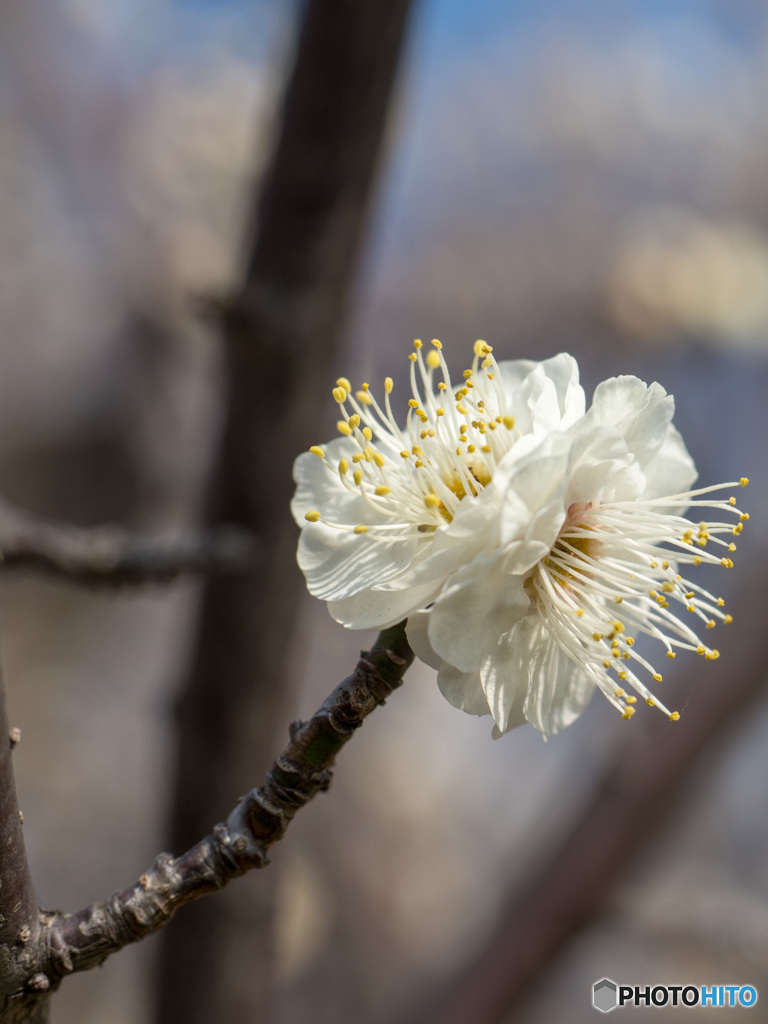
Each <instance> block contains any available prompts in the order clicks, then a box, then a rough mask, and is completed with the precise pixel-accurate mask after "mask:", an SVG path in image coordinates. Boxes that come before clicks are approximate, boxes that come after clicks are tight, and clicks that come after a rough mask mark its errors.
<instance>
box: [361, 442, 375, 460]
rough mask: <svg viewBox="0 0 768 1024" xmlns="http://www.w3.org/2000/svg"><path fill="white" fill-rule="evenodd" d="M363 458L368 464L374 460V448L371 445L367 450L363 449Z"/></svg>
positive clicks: (367, 446) (366, 447)
mask: <svg viewBox="0 0 768 1024" xmlns="http://www.w3.org/2000/svg"><path fill="white" fill-rule="evenodd" d="M363 457H364V458H365V461H366V462H370V461H371V459H372V458H373V448H371V446H370V445H369V444H367V445H366V446H365V448H363Z"/></svg>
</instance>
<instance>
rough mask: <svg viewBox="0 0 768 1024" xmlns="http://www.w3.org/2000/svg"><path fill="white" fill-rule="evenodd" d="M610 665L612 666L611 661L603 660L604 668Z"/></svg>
mask: <svg viewBox="0 0 768 1024" xmlns="http://www.w3.org/2000/svg"><path fill="white" fill-rule="evenodd" d="M610 667H611V663H610V661H604V662H603V668H610Z"/></svg>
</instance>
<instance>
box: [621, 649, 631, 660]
mask: <svg viewBox="0 0 768 1024" xmlns="http://www.w3.org/2000/svg"><path fill="white" fill-rule="evenodd" d="M621 656H622V658H623V659H624V661H629V651H623V652H622V655H621Z"/></svg>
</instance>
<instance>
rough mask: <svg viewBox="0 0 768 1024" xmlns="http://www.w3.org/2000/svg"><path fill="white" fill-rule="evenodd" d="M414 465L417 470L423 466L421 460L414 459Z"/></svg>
mask: <svg viewBox="0 0 768 1024" xmlns="http://www.w3.org/2000/svg"><path fill="white" fill-rule="evenodd" d="M415 465H416V469H419V468H420V467H421V466H423V465H424V463H423V462H422V461H421V459H416V463H415Z"/></svg>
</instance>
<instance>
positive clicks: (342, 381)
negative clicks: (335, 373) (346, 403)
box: [336, 377, 352, 392]
mask: <svg viewBox="0 0 768 1024" xmlns="http://www.w3.org/2000/svg"><path fill="white" fill-rule="evenodd" d="M336 384H337V386H338V387H340V388H344V390H345V391H347V392H350V391H351V390H352V385H351V384H350V383H349V381H348V380H347V378H346V377H339V379H338V380H337V381H336Z"/></svg>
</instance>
